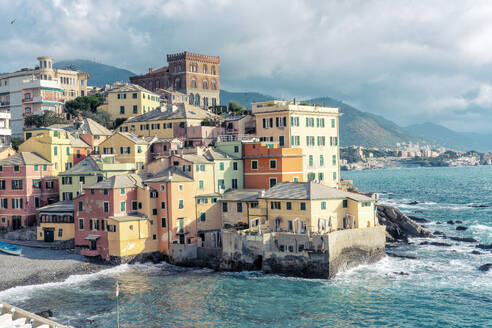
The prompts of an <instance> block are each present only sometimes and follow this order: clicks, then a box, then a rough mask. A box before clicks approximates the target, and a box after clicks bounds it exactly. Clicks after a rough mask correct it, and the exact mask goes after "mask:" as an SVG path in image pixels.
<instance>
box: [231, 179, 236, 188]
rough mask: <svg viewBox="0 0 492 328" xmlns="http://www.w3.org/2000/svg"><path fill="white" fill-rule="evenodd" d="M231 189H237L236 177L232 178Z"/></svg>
mask: <svg viewBox="0 0 492 328" xmlns="http://www.w3.org/2000/svg"><path fill="white" fill-rule="evenodd" d="M232 189H237V179H232Z"/></svg>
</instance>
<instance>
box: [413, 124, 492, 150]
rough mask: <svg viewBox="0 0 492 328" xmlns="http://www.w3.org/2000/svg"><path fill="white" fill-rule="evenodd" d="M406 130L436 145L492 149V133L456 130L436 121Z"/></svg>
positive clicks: (454, 147)
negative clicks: (435, 122)
mask: <svg viewBox="0 0 492 328" xmlns="http://www.w3.org/2000/svg"><path fill="white" fill-rule="evenodd" d="M405 130H406V131H407V132H408V133H410V134H413V135H419V136H422V137H423V138H425V139H426V140H428V141H429V142H432V143H434V144H436V145H441V146H444V147H446V148H452V149H456V150H476V151H481V152H489V151H492V134H488V135H487V134H479V133H470V132H456V131H453V130H450V129H448V128H446V127H443V126H441V125H438V124H434V123H429V122H427V123H422V124H415V125H411V126H407V127H406V128H405Z"/></svg>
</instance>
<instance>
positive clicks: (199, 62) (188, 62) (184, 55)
mask: <svg viewBox="0 0 492 328" xmlns="http://www.w3.org/2000/svg"><path fill="white" fill-rule="evenodd" d="M167 62H168V66H164V67H161V68H159V69H155V70H154V69H153V68H149V71H148V73H147V74H143V75H138V76H131V77H130V81H131V82H132V83H135V84H138V85H141V86H142V87H144V88H146V89H149V90H152V91H156V90H158V89H166V90H170V91H173V92H174V91H178V92H179V93H181V94H184V95H187V101H188V103H189V104H192V105H195V106H198V107H202V108H208V107H210V106H216V105H220V86H219V80H220V79H219V78H220V74H219V65H220V57H215V56H206V55H200V54H194V53H190V52H188V51H185V52H181V53H177V54H170V55H167Z"/></svg>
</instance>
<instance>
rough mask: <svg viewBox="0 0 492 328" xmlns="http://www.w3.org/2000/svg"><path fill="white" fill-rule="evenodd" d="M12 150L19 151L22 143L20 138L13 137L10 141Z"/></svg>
mask: <svg viewBox="0 0 492 328" xmlns="http://www.w3.org/2000/svg"><path fill="white" fill-rule="evenodd" d="M11 142H12V148H14V149H15V150H19V145H20V144H21V143H23V142H24V140H22V139H21V138H17V137H13V138H12V140H11Z"/></svg>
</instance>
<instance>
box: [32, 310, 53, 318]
mask: <svg viewBox="0 0 492 328" xmlns="http://www.w3.org/2000/svg"><path fill="white" fill-rule="evenodd" d="M36 315H39V316H40V317H43V318H46V319H48V318H51V317H54V316H55V314H54V313H53V311H51V310H46V311H41V312H38V313H36Z"/></svg>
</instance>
